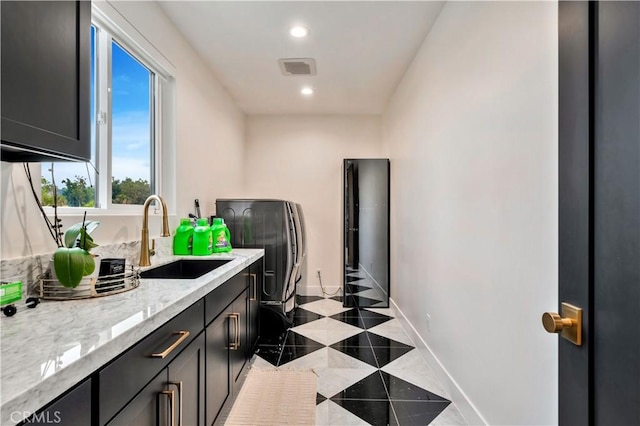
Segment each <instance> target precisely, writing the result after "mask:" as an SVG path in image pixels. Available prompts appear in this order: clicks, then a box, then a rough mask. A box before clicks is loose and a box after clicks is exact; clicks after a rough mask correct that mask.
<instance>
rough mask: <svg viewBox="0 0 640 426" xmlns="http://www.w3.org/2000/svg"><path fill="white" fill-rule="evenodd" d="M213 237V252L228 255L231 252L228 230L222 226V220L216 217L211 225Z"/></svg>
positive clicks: (225, 226)
mask: <svg viewBox="0 0 640 426" xmlns="http://www.w3.org/2000/svg"><path fill="white" fill-rule="evenodd" d="M211 233H212V235H213V252H214V253H228V252H230V251H231V234H230V233H229V228H227V225H225V224H224V219H222V218H221V217H216V218H215V219H213V224H212V225H211Z"/></svg>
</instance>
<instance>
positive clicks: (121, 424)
mask: <svg viewBox="0 0 640 426" xmlns="http://www.w3.org/2000/svg"><path fill="white" fill-rule="evenodd" d="M166 384H167V370H166V369H164V370H162V371H161V372H160V374H158V375H157V376H156V377H154V378H153V379H152V380H151V382H150V383H149V384H148V385H147V386H145V387H144V388H143V389H142V390H141V391H140V393H139V394H138V395H137V396H136V397H135V398H133V400H131V401H130V402H129V403H128V404H127V405H126V406H125V407H124V409H123V410H122V411H121V412H120V413H119V414H118V415H117V416H115V417H114V418H113V419H112V420H111V421H110V422H109V423H108V425H109V426H138V425H154V426H155V425H170V424H171V423H169V421H168V420H169V419H168V415H169V413H168V407H169V404H168V401H165V400H166V399H168V394H163V393H162V392H163V391H164V390H165V388H166Z"/></svg>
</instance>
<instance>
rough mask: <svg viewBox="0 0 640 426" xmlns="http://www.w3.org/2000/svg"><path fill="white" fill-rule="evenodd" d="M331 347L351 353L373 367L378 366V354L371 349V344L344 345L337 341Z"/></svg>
mask: <svg viewBox="0 0 640 426" xmlns="http://www.w3.org/2000/svg"><path fill="white" fill-rule="evenodd" d="M331 347H332V348H333V349H335V350H337V351H340V352H342V353H343V354H346V355H349V356H351V357H353V358H356V359H359V360H360V361H363V362H366V363H367V364H369V365H371V366H373V367H376V368H378V361H377V360H376V354H375V353H374V352H373V350H372V349H371V346H344V345H340V343H335V344H333V345H331Z"/></svg>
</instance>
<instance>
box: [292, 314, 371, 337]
mask: <svg viewBox="0 0 640 426" xmlns="http://www.w3.org/2000/svg"><path fill="white" fill-rule="evenodd" d="M306 306H307V305H305V309H306ZM291 330H293V331H295V332H296V333H299V334H302V335H303V336H306V337H308V338H309V339H312V340H315V341H316V342H319V343H322V344H323V345H327V346H328V345H333V344H334V343H336V342H339V341H341V340H344V339H346V338H347V337H351V336H354V335H356V334H358V333H361V332H362V331H364V330H363V329H361V328H359V327H354V326H353V325H349V324H346V323H344V322H342V321H338V320H334V319H333V318H321V319H319V320H316V321H311V322H308V323H306V324H302V325H299V326H297V327H293V328H292V329H291Z"/></svg>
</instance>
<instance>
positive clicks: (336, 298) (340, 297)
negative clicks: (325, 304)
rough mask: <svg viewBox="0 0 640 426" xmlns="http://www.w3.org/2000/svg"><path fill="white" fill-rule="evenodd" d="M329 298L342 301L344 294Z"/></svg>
mask: <svg viewBox="0 0 640 426" xmlns="http://www.w3.org/2000/svg"><path fill="white" fill-rule="evenodd" d="M329 299H331V300H335V301H338V302H342V296H333V297H330V298H329Z"/></svg>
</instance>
